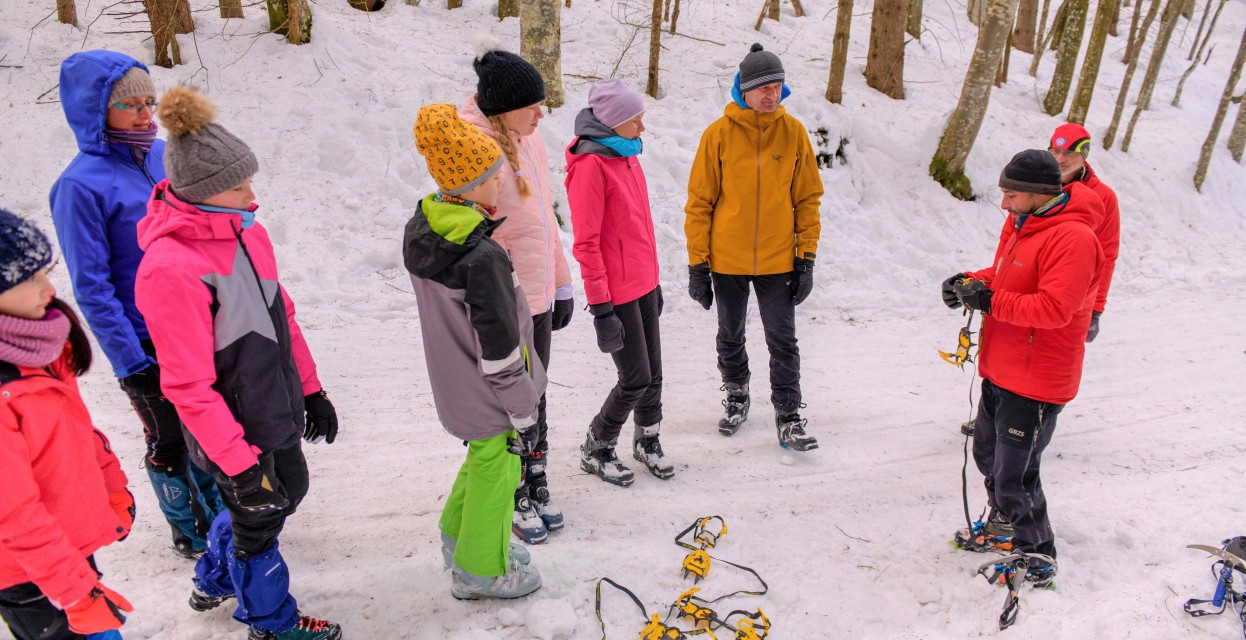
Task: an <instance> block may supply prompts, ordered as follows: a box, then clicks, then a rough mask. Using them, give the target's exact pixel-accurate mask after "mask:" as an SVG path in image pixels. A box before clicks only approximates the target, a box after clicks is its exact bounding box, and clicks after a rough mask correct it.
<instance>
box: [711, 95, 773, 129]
mask: <svg viewBox="0 0 1246 640" xmlns="http://www.w3.org/2000/svg"><path fill="white" fill-rule="evenodd" d="M723 115H725V116H727V117H728V118H730V119H731V121H732V122H735V123H736V124H739V125H741V126H743V127H744V128H745V129H748V130H749V131H755V130H757V128H758V127H759V126H760V128H762V129H765V128H766V127H769V126H770V125H771V124H774V121H775V120H778V119H779V118H782V117H783V116H785V115H787V109H786V108H784V107H783V105H779V106H778V107H777V108H775V110H774V111H771V112H770V113H761V112H759V111H754V110H752V109H742V108H740V105H738V104H736V103H734V102H732V103H730V104H728V105H727V107H726V108H725V109H723Z"/></svg>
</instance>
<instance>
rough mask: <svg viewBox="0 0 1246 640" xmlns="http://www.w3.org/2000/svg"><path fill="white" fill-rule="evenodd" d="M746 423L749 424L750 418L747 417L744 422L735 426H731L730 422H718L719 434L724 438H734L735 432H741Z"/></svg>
mask: <svg viewBox="0 0 1246 640" xmlns="http://www.w3.org/2000/svg"><path fill="white" fill-rule="evenodd" d="M745 422H748V416H745V417H744V419H743V420H741V421H739V422H737V423H735V424H731V423H730V422H723V421H721V420H719V421H718V433H721V434H722V435H724V436H734V435H735V432H737V431H739V430H740V427H741V426H743V425H744V423H745Z"/></svg>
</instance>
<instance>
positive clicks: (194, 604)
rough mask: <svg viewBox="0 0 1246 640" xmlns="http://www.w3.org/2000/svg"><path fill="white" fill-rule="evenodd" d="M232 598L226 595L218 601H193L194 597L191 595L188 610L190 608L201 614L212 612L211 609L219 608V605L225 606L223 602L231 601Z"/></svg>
mask: <svg viewBox="0 0 1246 640" xmlns="http://www.w3.org/2000/svg"><path fill="white" fill-rule="evenodd" d="M233 597H234V596H233V595H232V594H231V595H227V596H223V597H221V599H220V600H212V601H203V600H196V599H195V596H193V595H192V596H191V597H190V602H189V604H190V608H191V609H194V610H195V611H198V612H200V613H202V612H204V611H211V610H213V609H215V608H217V607H219V606H221V605H223V604H225V601H226V600H232V599H233Z"/></svg>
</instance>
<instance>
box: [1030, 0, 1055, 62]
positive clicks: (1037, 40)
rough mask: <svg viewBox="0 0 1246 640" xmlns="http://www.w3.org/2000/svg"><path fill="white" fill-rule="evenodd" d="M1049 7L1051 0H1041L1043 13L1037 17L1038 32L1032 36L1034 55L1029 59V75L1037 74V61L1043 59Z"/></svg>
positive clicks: (1045, 49) (1045, 47)
mask: <svg viewBox="0 0 1246 640" xmlns="http://www.w3.org/2000/svg"><path fill="white" fill-rule="evenodd" d="M1050 7H1051V0H1043V15H1042V17H1040V18H1039V19H1038V32H1037V33H1036V34H1035V37H1034V57H1033V58H1032V59H1031V60H1030V77H1031V78H1033V77H1036V76H1038V63H1039V62H1040V61H1042V59H1043V52H1045V51H1047V41H1046V40H1045V39H1044V36H1043V32H1044V31H1045V30H1046V29H1047V9H1049V8H1050Z"/></svg>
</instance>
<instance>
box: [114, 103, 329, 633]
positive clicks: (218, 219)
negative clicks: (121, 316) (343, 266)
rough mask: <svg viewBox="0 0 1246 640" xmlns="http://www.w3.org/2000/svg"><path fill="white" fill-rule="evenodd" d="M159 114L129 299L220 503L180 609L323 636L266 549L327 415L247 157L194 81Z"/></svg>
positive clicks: (256, 629) (299, 489) (301, 487)
mask: <svg viewBox="0 0 1246 640" xmlns="http://www.w3.org/2000/svg"><path fill="white" fill-rule="evenodd" d="M159 116H160V120H161V122H162V123H163V124H164V126H165V127H166V128H167V129H168V130H169V142H168V145H167V147H166V149H165V155H164V165H165V169H166V171H167V173H168V176H169V177H168V179H166V180H163V181H161V182H160V183H159V184H157V185H156V188H155V190H154V191H153V192H152V198H151V202H149V203H148V205H147V217H146V218H144V219H143V220H142V221H141V222H139V224H138V240H139V244H140V246H141V247H142V248H143V250H144V251H146V254H145V255H144V256H143V262H142V264H140V265H139V270H138V280H137V283H136V285H135V298H136V301H137V303H138V308H139V310H140V311H141V312H142V313H143V317H144V318H146V319H147V328H148V330H149V331H150V332H151V337H152V340H153V341H155V343H156V351H157V352H158V353H160V355H161V360H160V364H161V367H162V370H161V378H160V385H161V388H162V389H163V390H164V393H165V395H166V396H167V397H168V398H169V400H170V401H172V402H173V405H174V406H175V407H177V413H178V415H179V416H181V418H182V422H183V423H184V424H185V425H186V429H187V431H189V433H190V436H191V439H190V441H189V442H188V444H189V445H190V451H191V453H192V455H194V456H195V462H196V463H197V464H199V466H200V467H202V468H204V469H209V470H211V471H212V472H213V474H214V475H215V476H216V482H217V485H218V486H219V487H220V490H221V495H222V496H223V497H224V499H225V506H226V508H227V512H225V513H222V514H221V515H220V516H219V517H217V519H216V520H215V521H214V522H213V523H212V528H211V530H210V531H209V532H208V551H207V553H205V554H204V555H203V557H201V558H200V559H199V562H198V564H197V565H196V566H195V578H194V583H195V588H194V590H193V591H192V592H191V596H190V606H191V608H193V609H195V610H197V611H205V610H207V609H212V608H215V607H217V606H218V605H220V604H221V603H222V602H223V601H224V600H226V599H228V598H232V597H235V596H236V597H237V598H238V609H237V610H236V611H235V612H234V619H235V620H238V621H239V622H242V623H244V624H246V625H248V626H249V627H250V628H251V631H250V638H251V640H335V639H337V638H340V637H341V636H342V630H341V627H339V626H338V625H336V624H332V623H329V622H327V621H324V620H317V619H315V618H312V617H310V616H305V615H302V614H301V613H300V612H299V610H298V604H297V603H296V602H295V600H294V597H293V596H291V595H290V592H289V587H290V570H289V567H288V566H287V565H286V563H285V560H283V559H282V557H281V551H280V550H279V548H278V541H277V536H278V535H279V534H280V533H281V529H282V527H283V526H284V524H285V521H286V518H287V517H289V516H290V515H291V514H293V513H294V510H295V509H296V508H297V507H298V505H299V502H301V501H302V499H303V497H304V496H305V495H306V494H307V485H308V475H307V460H306V459H305V458H304V457H303V451H302V449H301V446H300V443H299V437H300V436H303V437H305V438H307V440H308V441H309V442H319V441H320V440H321V439H324V440H325V441H326V442H327V443H332V442H333V440H334V439H335V438H336V437H337V413H336V411H335V410H334V408H333V404H332V403H330V402H329V398H328V396H326V395H325V393H324V390H323V389H322V388H321V385H320V380H319V379H317V377H316V364H315V362H314V361H313V360H312V356H311V351H310V350H308V348H307V342H306V341H304V339H303V333H302V331H300V329H299V326H298V323H297V322H295V320H294V302H293V301H292V300H290V297H289V296H288V295H287V294H286V291H285V289H284V288H283V287H282V286H281V284H280V283H279V282H278V276H277V260H276V258H275V257H274V256H273V245H272V241H271V240H269V238H268V232H267V231H266V230H265V229H264V227H263V225H261V224H259V223H258V222H256V221H255V210H256V205H255V203H254V199H255V193H254V192H253V191H251V176H253V175H255V173H256V171H257V170H258V169H259V164H258V162H257V161H256V158H255V154H254V153H252V152H251V149H250V148H249V147H247V145H246V143H244V142H243V141H242V140H239V139H238V138H237V137H235V136H234V135H233V134H231V133H230V132H229V131H227V130H226V129H225V128H224V127H222V126H221V125H219V124H216V123H215V122H213V121H212V120H213V117H214V110H213V108H212V104H211V103H210V102H208V100H207V99H206V98H204V97H203V96H201V95H199V93H198V92H196V91H195V90H194V89H190V88H188V87H175V88H173V89H170V90H169V91H168V92H166V93H165V94H164V97H163V98H161V100H160V109H159ZM304 415H306V418H304Z"/></svg>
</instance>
